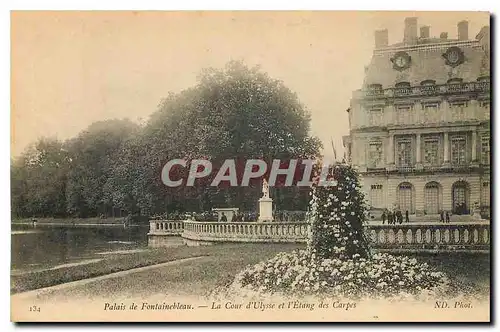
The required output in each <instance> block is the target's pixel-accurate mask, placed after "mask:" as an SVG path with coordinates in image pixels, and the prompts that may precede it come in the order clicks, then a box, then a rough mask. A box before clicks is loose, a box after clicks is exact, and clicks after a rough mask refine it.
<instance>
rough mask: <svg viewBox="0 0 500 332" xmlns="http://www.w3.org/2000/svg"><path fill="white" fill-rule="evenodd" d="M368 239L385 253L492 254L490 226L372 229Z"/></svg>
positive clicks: (484, 223) (461, 225)
mask: <svg viewBox="0 0 500 332" xmlns="http://www.w3.org/2000/svg"><path fill="white" fill-rule="evenodd" d="M366 236H367V238H368V239H369V240H370V242H371V243H372V246H373V247H374V248H376V249H379V250H382V251H397V250H402V251H474V252H476V251H480V252H489V250H490V243H491V242H490V224H489V223H487V222H476V223H467V224H465V223H464V224H458V223H456V224H438V225H436V224H431V225H422V224H403V225H371V226H368V227H367V229H366Z"/></svg>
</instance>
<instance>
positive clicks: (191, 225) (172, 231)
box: [148, 220, 490, 252]
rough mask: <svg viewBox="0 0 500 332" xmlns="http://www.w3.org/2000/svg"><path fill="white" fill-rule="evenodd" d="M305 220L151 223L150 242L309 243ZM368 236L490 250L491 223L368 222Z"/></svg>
mask: <svg viewBox="0 0 500 332" xmlns="http://www.w3.org/2000/svg"><path fill="white" fill-rule="evenodd" d="M308 227H309V226H308V224H307V223H305V222H267V223H260V222H226V223H221V222H198V221H161V220H157V221H156V220H153V221H151V222H150V232H149V234H148V236H149V237H150V243H152V242H154V243H160V242H159V241H158V239H153V240H152V239H151V238H155V237H158V236H169V235H181V236H182V237H183V238H184V239H187V240H192V241H202V242H306V239H307V234H308ZM365 232H366V233H365V235H366V237H367V239H368V240H369V241H370V243H371V246H372V247H373V248H374V249H378V250H380V251H391V252H392V251H403V252H404V251H407V252H408V251H418V252H421V251H430V252H433V251H436V252H439V251H469V252H489V250H490V224H489V222H473V223H453V224H441V223H440V224H431V223H429V224H425V223H421V224H411V223H410V224H401V225H367V226H366V228H365Z"/></svg>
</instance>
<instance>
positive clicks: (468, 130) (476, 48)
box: [343, 17, 490, 218]
mask: <svg viewBox="0 0 500 332" xmlns="http://www.w3.org/2000/svg"><path fill="white" fill-rule="evenodd" d="M468 25H469V24H468V22H467V21H461V22H459V23H458V25H457V28H458V39H449V38H448V34H447V33H441V34H440V36H439V38H437V37H431V34H430V27H428V26H422V27H420V29H418V23H417V18H414V17H409V18H406V19H405V29H404V38H403V42H400V43H397V44H392V45H390V44H389V41H388V31H387V30H379V31H376V32H375V49H374V51H373V56H372V58H371V62H370V64H369V65H368V66H367V67H366V70H365V78H364V82H363V86H362V87H361V89H360V90H356V91H354V92H353V95H352V99H351V103H350V108H349V109H348V110H347V111H348V113H349V127H350V135H348V136H344V137H343V144H344V147H345V149H346V152H347V158H348V161H349V162H350V163H352V164H353V165H355V166H357V167H358V169H359V172H360V174H361V175H362V183H363V188H364V191H365V194H366V197H367V200H368V202H369V204H370V205H371V206H372V208H388V209H391V210H392V209H400V210H401V211H403V213H404V212H405V211H409V214H410V215H413V217H412V218H415V217H418V216H424V215H437V214H439V213H440V211H449V212H451V213H452V214H453V215H457V214H459V215H469V214H472V213H473V210H474V212H478V208H479V207H480V208H481V211H482V215H485V214H486V215H489V207H490V28H489V26H485V27H483V28H482V29H481V30H480V31H479V33H478V34H477V35H476V36H475V38H474V39H470V38H469V31H468V30H469V27H468ZM418 31H420V33H418Z"/></svg>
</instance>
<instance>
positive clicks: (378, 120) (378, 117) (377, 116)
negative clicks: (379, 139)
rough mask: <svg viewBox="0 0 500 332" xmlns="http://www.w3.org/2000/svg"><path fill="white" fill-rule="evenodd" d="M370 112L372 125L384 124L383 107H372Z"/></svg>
mask: <svg viewBox="0 0 500 332" xmlns="http://www.w3.org/2000/svg"><path fill="white" fill-rule="evenodd" d="M369 114H370V116H369V120H370V126H379V125H381V124H382V114H383V113H382V109H381V108H372V109H371V110H370V111H369Z"/></svg>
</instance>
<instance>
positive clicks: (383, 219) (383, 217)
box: [382, 210, 385, 225]
mask: <svg viewBox="0 0 500 332" xmlns="http://www.w3.org/2000/svg"><path fill="white" fill-rule="evenodd" d="M383 224H385V210H384V211H383V212H382V225H383Z"/></svg>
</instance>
